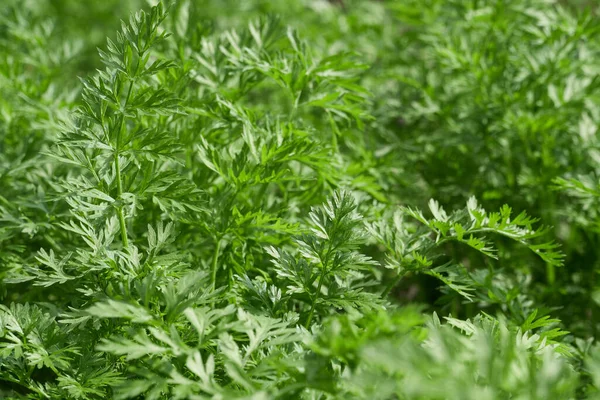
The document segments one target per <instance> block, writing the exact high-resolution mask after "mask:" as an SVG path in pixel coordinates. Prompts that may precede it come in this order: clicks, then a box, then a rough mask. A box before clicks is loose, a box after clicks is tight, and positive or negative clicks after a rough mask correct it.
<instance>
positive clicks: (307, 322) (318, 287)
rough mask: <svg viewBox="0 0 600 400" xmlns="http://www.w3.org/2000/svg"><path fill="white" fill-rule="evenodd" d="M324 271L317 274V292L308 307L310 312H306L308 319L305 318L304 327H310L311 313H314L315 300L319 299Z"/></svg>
mask: <svg viewBox="0 0 600 400" xmlns="http://www.w3.org/2000/svg"><path fill="white" fill-rule="evenodd" d="M324 276H325V273H323V274H321V276H319V284H318V285H317V293H316V295H315V298H314V299H313V301H312V305H311V307H310V312H309V313H308V319H307V320H306V325H305V326H306V329H310V323H311V322H312V318H313V314H314V313H315V306H316V305H317V300H318V299H319V295H320V294H321V287H322V286H323V277H324Z"/></svg>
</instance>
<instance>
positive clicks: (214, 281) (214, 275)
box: [211, 239, 221, 290]
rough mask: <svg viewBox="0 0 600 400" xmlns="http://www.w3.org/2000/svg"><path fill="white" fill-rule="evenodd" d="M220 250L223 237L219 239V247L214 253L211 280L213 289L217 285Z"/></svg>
mask: <svg viewBox="0 0 600 400" xmlns="http://www.w3.org/2000/svg"><path fill="white" fill-rule="evenodd" d="M219 251H221V239H219V240H217V247H216V248H215V254H214V255H213V260H212V267H211V282H212V288H213V290H214V289H215V287H216V285H217V261H218V260H219Z"/></svg>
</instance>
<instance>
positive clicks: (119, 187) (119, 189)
mask: <svg viewBox="0 0 600 400" xmlns="http://www.w3.org/2000/svg"><path fill="white" fill-rule="evenodd" d="M132 89H133V80H131V82H129V89H128V90H127V97H126V98H125V103H124V104H123V109H122V110H121V112H122V114H121V121H120V122H119V128H118V129H117V144H116V149H115V156H114V163H115V173H116V178H115V179H116V181H117V201H119V202H120V201H121V200H122V197H123V180H122V178H121V167H120V163H119V153H120V152H121V132H122V131H123V124H124V122H125V109H126V107H127V103H129V99H130V97H131V92H132ZM117 217H118V218H119V228H120V230H121V240H122V241H123V247H125V248H128V247H129V239H128V238H127V226H126V225H125V215H124V214H123V205H122V204H120V203H119V206H118V207H117Z"/></svg>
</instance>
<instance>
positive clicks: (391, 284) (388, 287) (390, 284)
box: [381, 273, 404, 297]
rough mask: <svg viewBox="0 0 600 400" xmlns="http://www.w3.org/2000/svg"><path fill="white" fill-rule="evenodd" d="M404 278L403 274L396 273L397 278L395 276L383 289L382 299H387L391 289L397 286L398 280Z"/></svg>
mask: <svg viewBox="0 0 600 400" xmlns="http://www.w3.org/2000/svg"><path fill="white" fill-rule="evenodd" d="M403 277H404V274H402V273H398V276H396V277H395V278H394V279H393V280H392V281H391V282H390V283H388V285H387V286H386V287H385V290H384V291H383V293H382V294H381V296H382V297H388V295H389V294H390V292H391V291H392V289H393V288H395V287H396V285H398V283H399V282H400V280H402V278H403Z"/></svg>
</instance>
